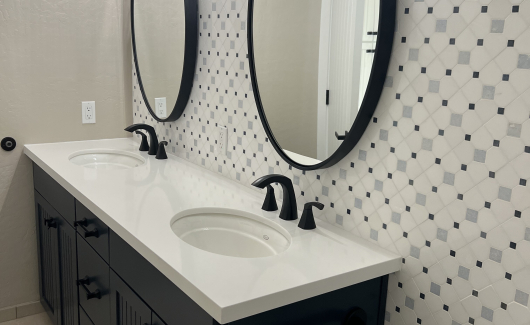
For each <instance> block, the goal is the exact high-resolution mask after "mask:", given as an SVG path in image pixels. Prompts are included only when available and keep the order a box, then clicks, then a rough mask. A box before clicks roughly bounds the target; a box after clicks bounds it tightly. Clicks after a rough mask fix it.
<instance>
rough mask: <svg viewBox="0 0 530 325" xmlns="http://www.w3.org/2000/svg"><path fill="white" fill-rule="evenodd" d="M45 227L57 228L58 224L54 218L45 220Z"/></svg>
mask: <svg viewBox="0 0 530 325" xmlns="http://www.w3.org/2000/svg"><path fill="white" fill-rule="evenodd" d="M44 225H45V226H47V227H48V229H50V228H57V222H56V221H55V220H53V219H52V218H45V219H44Z"/></svg>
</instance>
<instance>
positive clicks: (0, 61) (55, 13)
mask: <svg viewBox="0 0 530 325" xmlns="http://www.w3.org/2000/svg"><path fill="white" fill-rule="evenodd" d="M128 7H129V2H128V1H126V0H123V1H122V0H105V1H97V0H87V1H78V0H66V1H36V0H2V1H0V139H1V138H3V137H6V136H11V137H14V138H15V139H16V140H17V142H18V146H17V148H16V149H15V151H13V152H9V153H8V152H5V151H3V150H0V309H2V308H4V307H8V306H14V305H18V304H21V303H25V302H30V301H36V300H38V299H39V296H38V286H37V282H38V278H37V255H36V235H35V222H34V218H35V216H34V203H33V185H32V182H33V181H32V169H31V163H30V161H29V159H28V158H26V157H25V156H24V155H23V154H22V149H23V146H24V144H26V143H41V142H57V141H72V140H84V139H98V138H112V137H122V136H126V133H125V132H123V131H122V130H123V128H124V127H126V126H127V125H129V124H130V123H132V118H131V109H130V107H131V105H132V103H131V84H132V76H131V72H130V68H131V46H130V28H129V19H128V16H127V15H128V12H129V9H128ZM88 100H95V101H96V119H97V123H96V124H94V125H82V124H81V101H88Z"/></svg>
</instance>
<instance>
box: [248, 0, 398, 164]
mask: <svg viewBox="0 0 530 325" xmlns="http://www.w3.org/2000/svg"><path fill="white" fill-rule="evenodd" d="M258 1H259V0H258ZM379 8H380V10H379V30H378V32H377V42H376V50H375V53H374V61H373V64H372V72H371V74H370V80H369V82H368V86H367V87H366V92H365V94H364V99H363V102H362V104H361V106H360V108H359V113H358V114H357V117H356V118H355V122H354V123H353V125H352V127H351V129H350V131H349V132H348V135H347V136H346V138H345V139H344V141H343V142H342V144H341V145H340V146H339V148H338V149H337V150H336V151H335V152H334V153H333V154H332V155H331V156H330V157H328V158H327V159H326V160H324V161H322V162H320V163H319V164H316V165H303V164H300V163H297V162H296V161H294V160H293V159H291V158H290V157H289V156H288V155H287V154H286V153H285V152H284V151H283V149H282V147H281V146H280V144H279V143H278V141H277V140H276V138H275V137H274V134H273V133H272V130H271V128H270V126H269V122H268V121H267V117H266V114H265V110H264V109H263V103H262V101H261V97H260V94H259V87H258V80H257V76H256V65H255V59H254V36H253V29H254V28H253V27H254V26H253V19H254V0H248V30H247V41H248V50H249V54H248V60H249V65H250V78H251V81H252V89H253V92H254V98H255V100H256V106H257V107H258V112H259V116H260V118H261V122H262V124H263V127H264V128H265V132H266V133H267V136H268V138H269V140H270V142H271V143H272V145H273V147H274V149H276V151H277V152H278V154H279V155H280V156H281V157H282V158H283V159H284V160H285V161H287V163H288V164H289V165H291V166H293V167H295V168H297V169H300V170H316V169H323V168H329V167H331V166H333V165H335V164H336V163H338V162H339V161H341V160H342V159H343V158H344V157H346V155H348V154H349V153H350V152H351V151H352V150H353V148H354V147H355V145H357V143H358V142H359V140H360V139H361V137H362V135H363V134H364V132H365V130H366V128H367V127H368V124H370V120H371V119H372V116H373V114H374V112H375V109H376V108H377V104H378V103H379V98H380V97H381V93H382V92H383V87H384V85H385V81H386V76H387V72H388V66H389V64H390V57H391V55H392V47H393V43H394V32H395V25H396V0H380V6H379Z"/></svg>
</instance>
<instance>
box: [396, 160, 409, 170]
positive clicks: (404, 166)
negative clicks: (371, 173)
mask: <svg viewBox="0 0 530 325" xmlns="http://www.w3.org/2000/svg"><path fill="white" fill-rule="evenodd" d="M397 170H399V171H400V172H406V171H407V162H406V161H403V160H398V162H397Z"/></svg>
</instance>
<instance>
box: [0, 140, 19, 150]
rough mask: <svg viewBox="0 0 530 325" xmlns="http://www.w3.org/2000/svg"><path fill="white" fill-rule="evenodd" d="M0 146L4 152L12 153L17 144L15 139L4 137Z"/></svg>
mask: <svg viewBox="0 0 530 325" xmlns="http://www.w3.org/2000/svg"><path fill="white" fill-rule="evenodd" d="M0 145H1V146H2V149H4V150H5V151H12V150H14V149H15V148H16V146H17V142H16V141H15V139H13V138H11V137H6V138H3V139H2V142H1V143H0Z"/></svg>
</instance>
